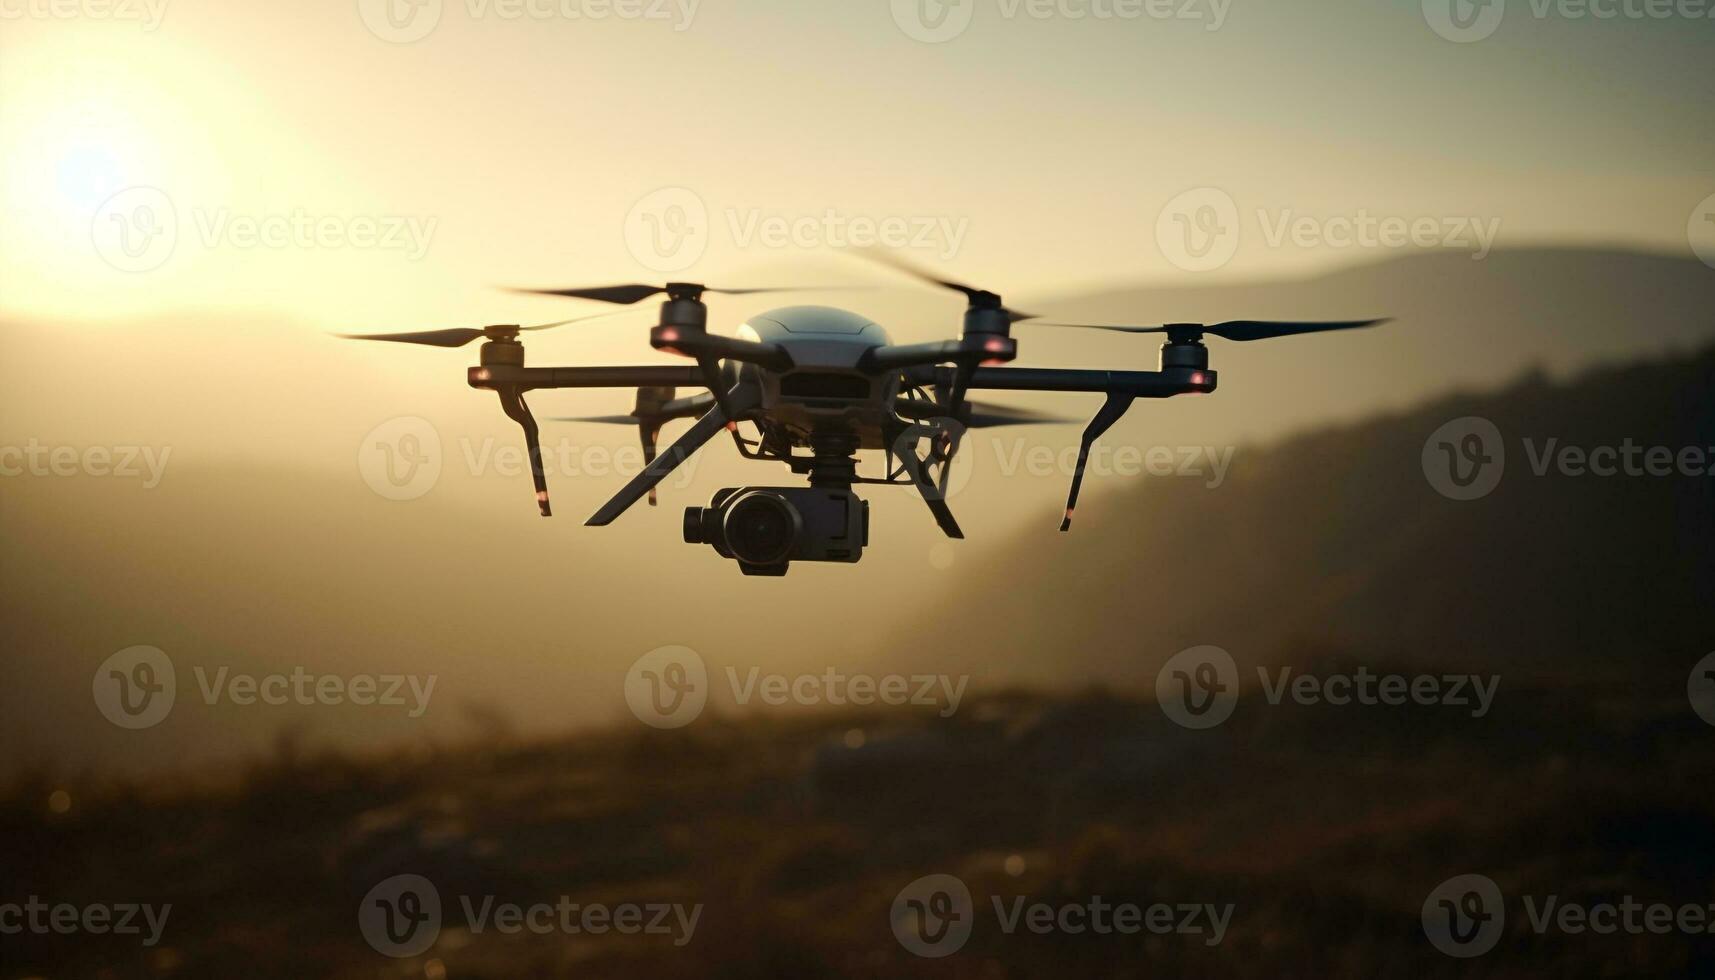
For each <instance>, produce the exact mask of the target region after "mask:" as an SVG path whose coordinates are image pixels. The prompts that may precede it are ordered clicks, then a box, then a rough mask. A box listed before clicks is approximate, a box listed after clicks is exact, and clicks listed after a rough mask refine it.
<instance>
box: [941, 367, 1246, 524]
mask: <svg viewBox="0 0 1715 980" xmlns="http://www.w3.org/2000/svg"><path fill="white" fill-rule="evenodd" d="M913 380H917V379H916V378H915V377H913ZM925 380H927V381H930V382H933V383H940V384H952V383H955V382H956V381H957V380H958V379H957V377H956V375H955V374H954V372H953V370H952V369H946V368H936V369H934V370H933V371H932V372H931V373H930V374H929V375H928V377H927V378H926V379H925ZM1215 383H1216V378H1215V372H1213V371H1209V370H1206V369H1195V368H1168V369H1166V370H1163V371H1083V370H1070V369H1060V368H1010V367H989V368H984V367H979V368H977V369H976V370H974V371H972V372H971V375H970V386H971V387H972V388H985V389H990V390H1001V391H1073V392H1101V393H1103V394H1105V395H1107V400H1106V401H1105V402H1103V403H1102V407H1101V409H1100V410H1099V411H1097V412H1096V415H1095V417H1094V418H1092V419H1091V420H1090V424H1089V425H1088V426H1086V427H1085V429H1084V435H1083V438H1082V439H1081V440H1080V441H1079V444H1078V466H1077V469H1076V470H1074V471H1073V473H1072V487H1071V490H1070V491H1069V492H1068V493H1067V495H1066V514H1065V516H1064V517H1063V518H1061V521H1060V530H1062V531H1068V530H1071V527H1072V511H1073V510H1074V509H1075V508H1076V507H1077V505H1078V491H1079V490H1080V489H1082V488H1083V485H1084V467H1085V465H1086V464H1087V463H1088V462H1089V458H1090V447H1091V446H1092V445H1094V444H1095V441H1096V440H1097V439H1098V438H1100V437H1101V435H1102V434H1103V433H1105V432H1107V431H1108V430H1109V429H1111V428H1113V426H1114V423H1116V422H1118V421H1119V420H1120V419H1121V418H1122V417H1124V416H1125V413H1126V410H1127V409H1129V408H1131V405H1132V402H1133V401H1135V400H1136V399H1139V398H1170V397H1172V396H1174V395H1185V394H1193V393H1206V392H1211V391H1214V390H1215Z"/></svg>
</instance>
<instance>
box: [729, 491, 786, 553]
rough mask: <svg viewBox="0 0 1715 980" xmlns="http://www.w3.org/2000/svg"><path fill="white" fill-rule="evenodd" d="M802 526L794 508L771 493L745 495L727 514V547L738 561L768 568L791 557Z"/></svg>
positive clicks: (783, 499)
mask: <svg viewBox="0 0 1715 980" xmlns="http://www.w3.org/2000/svg"><path fill="white" fill-rule="evenodd" d="M803 526H804V523H803V520H802V519H801V518H800V517H799V516H798V509H797V508H796V507H793V506H792V505H791V504H790V503H788V502H787V501H786V499H785V498H783V497H781V496H779V495H777V494H772V493H761V492H757V493H747V494H745V495H744V496H742V497H740V498H739V499H738V501H737V502H735V503H734V504H733V505H732V508H731V509H730V510H728V511H727V515H726V523H725V531H726V543H727V547H728V548H730V549H732V553H733V555H734V556H735V557H737V558H738V560H739V561H743V562H749V563H751V564H753V565H770V564H773V563H775V562H780V561H785V560H786V559H787V558H790V557H791V556H792V548H793V546H794V545H795V544H797V543H798V532H799V531H800V530H802V528H803Z"/></svg>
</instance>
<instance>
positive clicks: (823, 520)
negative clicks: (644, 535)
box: [342, 255, 1383, 575]
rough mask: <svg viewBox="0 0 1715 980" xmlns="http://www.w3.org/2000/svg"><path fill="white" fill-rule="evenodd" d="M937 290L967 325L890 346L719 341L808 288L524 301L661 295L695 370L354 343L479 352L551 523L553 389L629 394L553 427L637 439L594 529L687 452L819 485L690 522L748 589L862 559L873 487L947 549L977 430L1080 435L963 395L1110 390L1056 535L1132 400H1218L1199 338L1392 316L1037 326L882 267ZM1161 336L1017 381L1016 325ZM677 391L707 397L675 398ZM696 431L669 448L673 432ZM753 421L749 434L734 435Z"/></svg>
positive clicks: (825, 334)
mask: <svg viewBox="0 0 1715 980" xmlns="http://www.w3.org/2000/svg"><path fill="white" fill-rule="evenodd" d="M870 257H872V258H875V259H878V260H880V261H883V262H885V263H886V264H888V265H890V266H892V267H893V268H895V269H898V270H899V271H902V272H905V273H907V274H909V275H912V276H915V277H916V278H918V279H921V280H923V281H925V282H927V283H929V284H931V285H934V286H939V287H941V288H944V289H949V290H953V291H955V292H958V293H961V294H963V296H964V297H965V301H966V306H965V313H964V322H963V326H962V329H961V331H960V335H959V338H958V339H957V340H944V341H935V342H931V343H922V344H894V343H892V342H891V340H890V339H889V338H888V335H887V331H885V330H883V329H882V328H881V326H880V325H878V324H876V323H874V322H871V321H870V320H869V319H867V318H865V317H863V316H860V315H858V314H856V313H851V312H848V311H846V310H841V309H835V308H832V307H826V306H791V307H786V308H784V309H777V310H772V311H770V312H767V313H763V314H761V315H759V316H754V317H751V318H750V319H749V320H748V321H747V322H745V323H744V324H743V325H742V326H740V327H739V329H738V331H737V335H736V336H725V335H721V334H713V333H710V332H709V331H708V312H709V311H708V306H707V305H706V304H705V303H704V302H703V297H704V296H705V295H708V294H720V295H749V294H759V293H776V292H788V291H797V290H799V289H803V288H806V287H788V288H784V289H778V288H765V289H718V288H715V287H711V286H705V285H702V284H700V283H687V282H673V283H667V284H665V285H659V286H657V285H621V286H597V287H591V288H576V289H522V290H515V291H516V292H522V293H530V294H535V295H545V296H562V297H567V298H573V299H585V300H595V301H599V302H603V303H610V304H616V305H622V306H629V305H632V304H635V303H640V302H642V301H643V300H646V299H649V298H651V297H654V296H663V295H664V296H665V297H666V299H665V300H664V301H663V302H662V304H661V315H660V320H659V322H658V323H657V325H656V326H654V327H653V328H652V329H651V330H650V332H649V344H650V346H651V347H653V348H655V349H656V350H659V351H665V352H667V353H670V354H676V355H679V356H682V357H684V358H686V359H688V360H689V361H690V362H691V363H690V364H687V365H684V366H674V365H640V366H613V367H531V366H527V365H526V364H525V363H524V345H523V343H522V340H521V337H522V334H523V333H524V332H526V331H534V330H544V329H549V328H553V327H561V326H567V325H570V324H573V323H579V322H583V321H587V320H593V319H597V318H599V317H601V316H608V315H611V314H610V313H603V314H597V315H595V316H585V317H578V318H576V319H572V320H562V321H558V322H555V323H545V324H539V325H536V326H517V325H501V326H488V327H473V328H459V329H452V330H431V331H423V332H415V333H392V334H344V335H342V336H345V337H348V338H351V339H356V340H386V341H394V342H399V343H407V344H424V345H428V346H432V347H463V346H464V345H466V344H469V343H470V342H472V341H475V340H479V339H480V340H482V341H483V342H484V343H483V345H482V347H481V357H480V361H479V363H478V365H477V366H476V367H473V368H470V369H469V375H468V381H469V384H470V386H471V387H473V388H477V389H482V390H487V391H492V392H495V393H496V394H497V395H498V396H499V398H500V407H501V409H502V410H503V411H505V413H506V414H507V416H508V417H510V418H511V419H512V420H513V421H515V422H517V423H518V424H519V426H521V427H522V428H523V430H524V441H525V445H526V448H527V449H528V451H529V457H530V472H531V476H532V478H533V479H534V481H535V485H536V503H537V506H538V508H539V509H540V511H541V514H542V516H543V517H547V516H550V515H551V514H552V509H551V508H550V506H549V502H548V482H547V477H546V475H545V473H544V471H543V468H542V449H541V442H540V438H539V434H538V427H537V423H536V419H535V417H534V416H533V415H532V414H531V412H530V408H529V406H528V405H527V404H525V401H524V395H525V393H526V392H529V391H535V390H538V389H548V388H634V389H636V400H635V402H634V404H633V407H632V410H631V413H630V414H629V415H616V416H600V417H594V418H584V419H561V420H557V421H589V422H608V423H619V424H625V425H634V426H636V427H637V430H638V432H639V433H640V436H641V439H642V442H643V454H644V460H645V466H644V468H643V470H642V471H641V472H639V473H638V474H637V476H635V477H634V478H632V479H631V481H630V482H628V483H627V484H626V485H625V486H624V487H623V488H621V489H620V490H619V492H618V493H616V494H614V496H613V498H612V499H610V500H609V501H608V502H607V503H606V504H604V505H602V507H601V509H600V510H598V511H596V512H595V514H594V515H592V516H591V517H590V518H589V520H588V521H586V522H585V523H586V524H588V525H592V526H598V527H599V526H605V525H607V524H611V523H613V521H614V520H615V519H616V518H618V517H619V516H620V515H621V514H623V513H625V512H626V510H628V509H629V508H630V507H631V506H632V505H633V504H636V503H637V502H638V501H640V500H642V499H644V498H645V497H647V498H648V500H649V503H650V504H651V505H654V504H655V503H656V486H657V484H659V483H660V482H661V481H662V480H663V479H665V478H666V477H667V476H668V475H669V474H671V473H672V472H673V471H674V470H675V469H676V468H677V467H678V466H679V465H680V464H682V463H684V462H685V460H686V459H688V458H690V456H691V454H693V453H695V452H696V451H697V450H699V449H701V448H702V447H703V446H704V445H706V444H707V443H708V442H709V441H710V440H712V439H714V438H716V437H717V436H719V435H720V434H721V433H722V432H725V433H727V434H729V435H730V436H731V438H732V440H733V444H734V445H735V446H736V447H737V449H738V452H739V453H740V454H741V455H743V456H744V457H745V458H747V459H756V460H770V461H773V462H776V463H783V464H785V465H786V466H787V467H788V468H790V469H791V471H792V472H793V473H794V474H797V475H799V476H803V477H807V478H808V486H792V487H732V488H727V489H723V490H721V491H719V492H717V493H716V494H715V495H714V498H713V500H712V501H711V502H710V504H709V506H707V507H689V508H687V509H686V511H685V520H684V538H685V541H686V542H688V543H691V544H707V545H711V546H713V548H714V550H715V551H716V552H717V553H719V554H720V555H721V556H723V557H725V558H728V559H732V560H734V561H736V562H737V563H738V566H739V568H740V570H742V571H743V572H744V573H745V574H747V575H784V574H785V573H786V570H787V568H788V567H789V566H790V564H791V563H792V562H794V561H825V562H855V561H857V560H858V559H859V558H861V557H862V556H863V549H864V546H865V545H866V544H867V543H868V538H869V504H868V502H867V501H865V500H864V499H862V498H861V497H859V496H858V495H857V494H856V493H855V492H854V491H853V490H852V487H853V486H856V485H862V484H881V485H909V486H914V487H915V488H916V489H917V491H918V492H919V493H920V494H921V496H922V498H923V500H924V502H925V503H926V504H927V505H928V508H929V511H930V513H931V514H932V515H933V516H934V519H935V522H936V524H937V525H939V527H940V528H941V530H942V531H943V532H945V533H946V535H947V536H948V537H951V538H962V537H964V532H963V531H961V530H960V529H959V523H958V521H957V520H955V519H954V517H953V512H952V510H951V508H949V507H948V505H947V495H946V487H947V480H948V475H949V472H950V468H951V466H952V463H953V459H954V457H955V456H956V455H957V453H958V451H959V448H960V446H961V444H962V441H963V435H964V433H965V431H966V430H967V429H970V428H992V427H997V426H1007V425H1023V424H1032V423H1044V422H1056V421H1070V420H1064V419H1055V418H1053V417H1051V416H1043V415H1038V414H1035V413H1031V412H1026V411H1022V410H1018V409H1009V408H1005V407H1002V406H991V405H985V404H982V403H978V402H973V401H971V400H970V399H969V397H968V396H969V394H970V393H971V392H972V391H1062V392H1089V393H1099V394H1102V395H1104V396H1105V397H1106V400H1105V401H1104V402H1103V404H1102V407H1101V408H1100V410H1098V411H1097V412H1096V414H1095V417H1094V418H1092V419H1091V420H1090V421H1089V424H1088V425H1087V426H1086V427H1085V429H1084V434H1083V438H1082V440H1081V443H1080V445H1079V449H1078V462H1077V467H1076V469H1075V470H1074V472H1073V474H1072V485H1071V489H1070V491H1069V492H1068V494H1067V497H1066V513H1065V516H1064V518H1063V519H1062V521H1061V524H1060V530H1062V531H1066V530H1068V529H1070V528H1071V525H1072V511H1073V509H1074V508H1075V507H1076V506H1077V503H1078V491H1079V489H1080V488H1081V486H1082V485H1083V481H1084V466H1085V464H1086V462H1087V461H1088V459H1089V454H1090V447H1091V446H1092V444H1094V442H1095V440H1096V439H1097V438H1099V437H1100V436H1101V435H1102V434H1103V433H1104V432H1106V431H1107V430H1108V429H1109V428H1111V427H1112V426H1113V425H1114V423H1116V422H1118V421H1119V420H1120V418H1121V417H1122V416H1124V415H1125V413H1126V411H1127V410H1128V409H1129V408H1130V407H1131V405H1132V403H1133V401H1135V400H1136V399H1139V398H1170V397H1172V396H1174V395H1184V394H1194V393H1203V394H1206V393H1209V392H1212V391H1214V390H1215V386H1216V374H1215V372H1214V371H1212V370H1210V369H1209V350H1208V348H1207V347H1206V346H1204V344H1203V338H1204V337H1206V336H1209V337H1219V338H1221V339H1224V340H1233V341H1253V340H1265V339H1268V338H1272V337H1286V336H1293V335H1297V334H1307V333H1319V332H1322V331H1328V330H1349V329H1355V328H1359V327H1368V326H1373V325H1375V324H1377V323H1381V322H1383V321H1382V320H1342V321H1328V322H1316V323H1287V322H1280V321H1272V320H1233V321H1229V322H1226V323H1216V324H1201V323H1169V324H1163V325H1160V326H1120V325H1108V324H1071V323H1042V322H1041V321H1039V320H1038V319H1037V317H1035V316H1034V315H1033V314H1028V313H1020V312H1018V311H1016V310H1012V309H1008V308H1007V307H1006V305H1005V304H1004V303H1002V301H1001V297H1000V295H999V294H996V293H992V292H989V291H987V290H984V289H977V288H975V287H973V286H968V285H965V284H963V283H959V282H954V281H951V280H948V279H943V278H940V277H938V276H936V275H933V274H931V273H929V272H927V271H925V270H923V269H920V268H918V267H916V266H914V265H911V264H909V263H906V262H904V261H902V260H900V259H898V258H896V257H893V256H886V255H871V256H870ZM1024 321H1033V323H1032V325H1042V326H1052V327H1073V328H1082V329H1095V330H1112V331H1119V332H1122V333H1134V334H1162V335H1164V337H1165V343H1163V345H1162V347H1161V362H1160V370H1157V371H1109V370H1063V369H1058V368H1023V367H1009V366H1007V365H1009V364H1010V363H1011V362H1012V361H1013V360H1015V359H1016V358H1017V357H1018V342H1017V341H1016V340H1014V339H1013V337H1012V328H1013V325H1014V324H1017V323H1020V322H1024ZM682 388H690V389H700V390H698V391H696V393H693V394H690V395H685V396H680V395H679V390H680V389H682ZM680 418H694V419H696V421H695V422H694V423H693V424H692V425H691V427H690V429H689V430H687V431H686V432H685V433H684V434H683V435H681V436H680V437H679V438H678V439H676V440H674V441H673V443H672V444H671V445H669V446H668V447H667V448H666V450H665V451H659V447H658V441H659V439H660V435H661V430H662V427H663V426H664V425H665V424H666V423H667V422H669V421H672V420H674V419H680ZM740 423H750V424H751V425H752V426H753V427H754V430H755V436H756V437H755V438H749V437H747V436H745V435H744V434H742V432H741V430H740V429H739V424H740ZM864 449H868V450H882V451H883V452H884V453H885V466H884V468H883V471H882V475H881V476H860V475H858V471H857V470H858V459H857V457H856V454H857V452H858V451H859V450H864Z"/></svg>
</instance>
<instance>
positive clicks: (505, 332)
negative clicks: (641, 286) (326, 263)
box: [334, 312, 614, 347]
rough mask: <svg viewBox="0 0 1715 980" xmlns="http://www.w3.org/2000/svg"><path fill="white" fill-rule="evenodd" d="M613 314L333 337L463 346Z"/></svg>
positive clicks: (342, 334) (345, 334) (436, 345)
mask: <svg viewBox="0 0 1715 980" xmlns="http://www.w3.org/2000/svg"><path fill="white" fill-rule="evenodd" d="M613 315H614V314H613V313H611V312H609V313H597V314H594V315H593V316H579V317H573V318H572V319H570V320H556V321H554V322H553V323H538V324H536V325H534V326H529V327H521V326H518V325H516V324H496V325H494V326H489V327H454V328H452V329H450V330H418V331H413V332H409V333H341V334H334V336H336V337H341V338H343V339H345V340H390V341H393V342H395V343H400V344H422V345H424V346H427V347H463V346H464V345H466V344H468V343H470V342H471V341H473V340H478V339H481V338H483V337H487V338H489V339H491V340H498V339H502V338H508V337H516V336H517V335H518V332H519V331H521V330H549V329H552V328H554V327H563V326H566V325H567V324H571V323H581V322H582V321H584V320H599V319H601V318H602V317H606V316H613Z"/></svg>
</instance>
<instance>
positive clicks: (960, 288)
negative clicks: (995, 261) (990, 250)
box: [857, 248, 1036, 323]
mask: <svg viewBox="0 0 1715 980" xmlns="http://www.w3.org/2000/svg"><path fill="white" fill-rule="evenodd" d="M857 254H858V255H861V256H863V257H864V258H866V259H869V260H870V261H871V262H878V263H880V264H882V265H885V266H887V267H888V268H890V269H893V270H895V271H897V272H903V273H905V274H906V275H908V276H910V277H912V278H913V279H917V280H920V281H922V282H926V283H928V284H929V285H931V286H939V287H941V288H942V289H951V290H953V291H954V292H956V293H963V294H964V297H965V299H966V301H967V302H969V303H970V305H971V306H972V307H974V308H976V309H988V310H1001V311H1004V312H1005V313H1006V315H1007V319H1008V320H1010V321H1011V322H1013V323H1017V322H1019V321H1020V320H1031V319H1034V318H1035V317H1036V314H1034V313H1020V312H1019V311H1017V310H1010V309H1007V308H1006V307H1005V306H1003V305H1001V301H1000V294H999V293H991V292H989V291H988V290H986V289H978V288H977V287H975V286H968V285H966V284H964V283H962V282H957V281H954V280H952V279H942V278H941V277H940V276H937V275H935V274H934V273H932V272H930V271H929V270H927V269H925V268H923V267H922V266H919V265H917V264H916V263H913V262H909V261H906V260H905V259H902V258H900V257H899V256H897V255H894V254H893V253H892V252H888V251H884V250H881V249H873V248H864V249H858V250H857Z"/></svg>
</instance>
